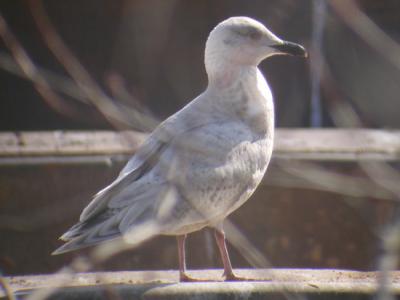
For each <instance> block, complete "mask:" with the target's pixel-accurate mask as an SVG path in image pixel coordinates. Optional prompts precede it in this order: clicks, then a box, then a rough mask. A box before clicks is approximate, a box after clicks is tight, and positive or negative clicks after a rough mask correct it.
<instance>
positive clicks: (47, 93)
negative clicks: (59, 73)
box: [0, 13, 79, 116]
mask: <svg viewBox="0 0 400 300" xmlns="http://www.w3.org/2000/svg"><path fill="white" fill-rule="evenodd" d="M0 37H1V38H2V40H3V41H4V43H5V45H6V46H7V48H8V49H9V50H10V52H11V53H12V55H13V57H14V59H15V61H16V62H17V64H18V66H19V67H20V68H21V70H22V72H23V74H24V75H25V76H26V77H27V78H29V79H30V80H31V81H32V82H33V86H34V87H35V89H36V91H37V92H38V93H39V94H40V95H41V96H42V98H43V99H44V100H45V101H46V103H47V104H48V105H49V106H51V107H52V108H53V109H55V110H56V111H57V112H59V113H62V114H67V115H69V116H76V115H77V114H79V112H78V111H76V110H73V109H72V108H71V107H70V106H68V105H66V104H65V102H64V100H63V99H61V98H60V97H59V96H58V95H57V94H56V93H54V92H53V90H52V88H51V86H50V85H49V83H48V82H47V81H46V79H45V78H44V77H43V76H42V75H41V73H40V72H39V71H38V69H37V68H36V66H35V64H34V63H33V61H32V59H31V58H30V57H29V55H28V54H27V52H26V51H25V49H24V48H23V46H22V44H21V43H20V42H19V41H18V40H17V38H16V37H15V35H14V34H13V33H12V32H11V30H10V28H9V27H8V25H7V22H6V20H5V19H4V17H3V15H2V14H1V13H0Z"/></svg>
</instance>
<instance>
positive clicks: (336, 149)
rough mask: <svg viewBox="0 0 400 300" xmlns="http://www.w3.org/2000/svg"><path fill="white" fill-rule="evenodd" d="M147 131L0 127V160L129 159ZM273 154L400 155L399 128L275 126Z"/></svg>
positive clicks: (9, 162)
mask: <svg viewBox="0 0 400 300" xmlns="http://www.w3.org/2000/svg"><path fill="white" fill-rule="evenodd" d="M145 138H146V134H142V133H138V132H133V131H123V132H113V131H49V132H20V133H12V132H7V133H0V165H14V164H15V165H17V164H69V163H71V164H76V163H79V164H84V163H103V162H106V161H109V160H111V161H112V160H118V159H121V157H122V158H123V159H127V158H128V157H129V155H131V154H132V153H134V152H135V151H136V150H137V148H138V147H139V146H140V144H141V143H142V142H143V141H144V139H145ZM273 155H274V157H276V158H282V159H299V160H331V161H353V160H354V161H357V160H387V161H397V160H400V131H389V130H371V129H278V130H277V131H276V137H275V145H274V154H273Z"/></svg>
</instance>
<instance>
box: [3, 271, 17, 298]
mask: <svg viewBox="0 0 400 300" xmlns="http://www.w3.org/2000/svg"><path fill="white" fill-rule="evenodd" d="M0 288H2V289H3V291H4V294H5V296H6V297H7V299H8V300H16V299H15V297H14V293H13V292H12V291H11V288H10V286H9V284H8V282H7V279H6V278H4V277H3V276H1V275H0Z"/></svg>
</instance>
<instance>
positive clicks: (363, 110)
mask: <svg viewBox="0 0 400 300" xmlns="http://www.w3.org/2000/svg"><path fill="white" fill-rule="evenodd" d="M43 3H44V9H45V11H46V12H47V14H48V16H49V18H50V20H51V22H52V23H53V26H54V28H55V30H56V31H57V33H58V34H59V36H60V37H61V38H62V40H63V41H64V43H65V44H66V45H67V46H68V47H69V48H70V50H71V51H72V52H73V53H74V54H75V55H76V57H77V58H78V60H79V61H80V62H81V64H82V65H83V66H84V67H85V68H86V70H87V71H88V72H89V73H90V74H91V75H92V76H93V78H94V79H95V80H96V81H97V82H98V83H99V84H100V85H101V86H102V87H103V88H104V90H105V91H106V92H107V94H109V95H110V96H113V95H112V93H111V92H110V84H109V82H110V79H112V78H114V77H113V76H118V77H119V78H121V79H122V80H123V81H124V85H125V87H126V89H127V90H128V91H129V93H130V95H131V96H133V97H135V99H137V101H139V102H140V103H141V104H142V106H143V107H144V108H146V109H148V110H149V112H151V113H152V114H153V115H154V116H155V117H156V118H158V119H164V118H166V117H167V116H169V115H171V114H172V113H174V112H175V111H176V110H178V109H179V108H181V107H182V106H183V105H184V104H185V103H187V102H188V101H190V100H191V99H193V98H194V97H195V96H196V95H198V94H199V93H200V92H201V91H202V90H203V89H204V88H205V86H206V84H207V83H206V74H205V70H204V66H203V50H204V43H205V40H206V38H207V35H208V33H209V31H210V30H211V29H212V28H213V27H214V26H215V25H216V24H217V23H218V22H220V21H222V20H223V19H225V18H227V17H230V16H234V15H246V16H250V17H253V18H256V19H258V20H260V21H261V22H263V23H265V24H267V26H268V27H269V28H270V29H271V30H272V31H273V32H275V33H276V34H278V35H279V36H281V37H282V38H284V39H287V40H290V41H294V42H298V43H301V44H303V45H304V46H305V47H307V48H308V49H309V50H311V51H310V52H311V53H310V54H311V57H310V59H309V60H307V61H306V60H303V59H299V58H288V57H274V58H273V59H270V60H268V61H267V62H263V63H262V65H261V69H262V70H263V71H264V73H265V74H266V77H267V79H268V80H269V82H270V85H271V86H272V89H273V93H274V96H275V99H276V101H275V102H276V111H277V118H276V119H277V125H278V126H279V127H308V126H310V119H311V114H312V112H311V109H310V97H311V91H310V67H309V63H310V61H311V60H312V59H313V53H312V51H313V49H310V47H311V39H312V30H313V25H315V24H314V23H315V22H314V21H313V2H312V1H310V0H298V1H290V0H280V1H272V0H270V1H263V0H260V1H254V0H253V1H238V0H236V1H231V0H229V1H217V2H216V1H211V0H210V1H195V0H187V1H178V0H176V1H172V0H170V1H162V0H158V1H155V0H153V1H126V0H125V1H124V0H114V1H107V0H86V1H44V2H43ZM357 3H358V4H359V5H360V8H361V9H362V11H364V12H365V13H366V14H367V15H368V16H369V17H370V18H371V20H372V21H374V22H376V24H377V25H378V26H380V28H381V29H383V30H384V31H385V32H386V33H387V34H389V35H390V36H391V37H392V38H394V39H398V38H399V34H400V26H399V25H400V24H399V23H400V21H399V20H400V17H399V14H400V13H399V11H400V9H399V8H400V2H398V1H395V0H385V1H373V0H363V1H358V2H357ZM0 12H1V13H2V14H3V16H4V17H5V19H6V21H7V22H8V24H9V27H10V28H11V30H12V31H13V32H14V34H15V35H16V36H17V38H18V39H19V40H20V41H21V43H22V44H23V46H24V48H25V50H26V51H27V52H28V54H29V55H30V56H31V58H32V60H33V61H34V62H35V63H36V64H37V66H40V67H43V68H45V69H46V70H50V71H53V72H55V73H57V74H59V75H63V76H65V77H68V75H67V73H66V72H65V70H64V68H63V66H62V65H61V64H60V63H59V62H57V60H56V59H55V58H54V56H53V55H52V54H51V52H50V51H49V50H48V48H47V46H46V44H45V43H44V42H43V38H42V36H41V34H40V33H39V32H38V30H37V27H36V25H35V22H34V20H33V18H32V14H31V11H30V8H29V5H28V2H27V1H18V0H3V1H1V2H0ZM0 47H1V50H0V51H2V52H3V53H4V52H8V50H6V49H5V47H4V44H2V43H0ZM382 47H384V45H382ZM320 50H321V51H322V52H323V53H324V58H325V59H326V63H327V66H326V67H327V68H326V70H328V71H329V73H330V74H331V75H332V76H333V77H332V79H333V83H334V91H332V90H330V91H326V90H325V91H322V94H321V98H320V99H321V103H322V111H321V113H320V114H321V118H322V124H321V126H323V127H327V126H347V125H346V124H337V122H334V120H332V110H331V106H332V105H333V104H332V103H336V102H337V101H338V99H339V100H340V101H342V102H344V103H346V104H348V105H350V107H351V108H352V109H354V110H355V111H356V112H357V114H358V115H359V116H360V117H361V119H362V120H363V124H364V125H365V126H368V127H378V128H379V127H389V128H390V127H398V126H399V124H400V121H399V118H398V111H399V108H400V107H399V106H400V104H399V103H400V102H399V101H398V96H397V95H398V94H399V92H400V90H399V89H400V87H399V84H398V79H399V70H398V69H396V68H395V67H394V66H392V65H391V64H390V63H389V62H388V61H387V59H385V57H382V55H380V54H379V53H377V52H376V51H375V50H373V49H371V47H370V46H369V45H368V44H367V43H366V42H365V41H363V40H362V39H361V38H360V37H359V36H358V35H356V34H355V33H354V32H353V31H352V30H351V29H349V28H348V27H347V26H346V25H345V24H344V22H343V20H342V19H341V17H340V16H338V15H337V14H336V13H335V11H333V10H332V8H331V7H330V6H329V5H328V6H327V9H326V22H325V30H324V33H323V42H322V48H321V49H320ZM62 97H63V100H64V102H65V103H66V105H67V106H68V107H71V108H74V109H76V110H77V111H79V112H80V113H81V114H73V115H72V116H67V115H66V114H65V113H63V112H56V111H54V110H53V109H52V108H51V107H49V105H47V103H46V102H45V101H44V100H43V98H42V97H40V96H39V95H38V93H37V92H36V91H35V90H34V89H33V87H32V84H31V83H30V82H29V81H27V80H25V79H21V78H19V77H16V76H15V75H12V74H10V73H9V72H7V71H5V70H4V69H0V130H3V131H6V130H50V129H110V128H113V127H112V126H111V125H110V123H109V122H107V121H106V120H105V118H104V117H103V116H102V115H101V114H100V113H98V111H97V110H96V109H95V108H94V107H93V106H92V105H86V104H82V103H81V102H79V101H77V100H76V99H72V98H70V97H68V96H64V95H63V96H62ZM113 98H114V100H115V101H116V102H118V101H120V99H118V97H113ZM335 101H336V102H335ZM340 101H339V102H340ZM128 105H130V104H129V101H128ZM315 113H317V114H318V113H319V112H315Z"/></svg>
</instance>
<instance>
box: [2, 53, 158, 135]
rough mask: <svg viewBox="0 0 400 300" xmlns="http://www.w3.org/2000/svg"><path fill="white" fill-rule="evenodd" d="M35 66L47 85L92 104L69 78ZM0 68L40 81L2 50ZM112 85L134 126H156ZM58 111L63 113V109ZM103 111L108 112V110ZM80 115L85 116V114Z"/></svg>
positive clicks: (131, 98) (156, 122) (125, 95)
mask: <svg viewBox="0 0 400 300" xmlns="http://www.w3.org/2000/svg"><path fill="white" fill-rule="evenodd" d="M35 67H36V72H37V74H38V75H39V76H40V77H42V78H43V79H44V80H45V81H47V83H48V86H49V87H51V89H52V90H53V91H57V92H58V93H63V94H64V95H66V96H68V97H70V98H73V99H74V100H77V101H79V102H81V103H84V104H88V105H91V104H92V102H91V101H90V100H89V99H88V98H87V96H86V94H85V93H84V92H83V91H82V90H81V89H80V88H79V87H78V86H77V85H76V84H75V82H74V81H72V80H71V79H69V78H67V77H65V76H61V75H59V74H57V73H54V72H51V71H49V70H46V69H44V68H41V67H39V66H37V65H35ZM0 68H1V69H3V70H5V71H7V72H9V73H11V74H13V75H15V76H19V77H22V78H24V79H27V80H31V81H32V82H33V83H38V84H39V83H40V82H38V81H37V76H35V77H29V76H28V75H27V74H26V73H24V72H23V71H22V70H21V68H20V67H19V65H18V64H17V63H16V62H15V60H14V59H13V57H12V56H11V55H9V54H8V53H6V52H2V51H0ZM120 80H122V79H120ZM114 85H116V84H115V83H113V84H110V88H111V89H112V91H113V93H115V96H116V98H118V99H121V98H122V97H124V99H125V100H126V104H124V103H118V106H119V108H120V109H122V110H123V111H125V112H127V113H128V114H129V115H131V116H132V122H134V124H135V125H134V127H135V128H141V127H142V124H149V125H150V127H156V126H157V124H158V123H159V122H158V120H156V119H155V118H152V117H151V116H150V115H151V114H150V112H149V111H147V110H145V111H143V108H142V107H141V106H140V104H138V103H137V101H135V98H134V97H132V96H131V95H128V94H127V93H128V91H126V90H124V94H123V95H122V92H121V91H120V90H118V88H119V87H118V88H116V87H115V86H114ZM132 103H133V104H134V105H135V106H134V108H131V104H132ZM129 104H130V105H129ZM60 112H61V113H64V112H63V111H60ZM105 113H107V114H108V112H105ZM82 117H85V118H87V115H85V116H82ZM110 117H111V116H110Z"/></svg>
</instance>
